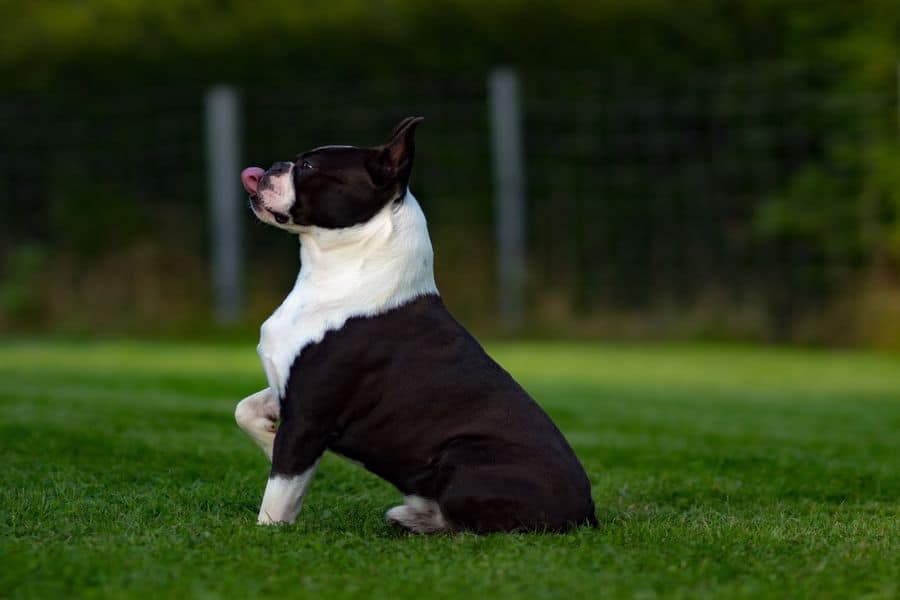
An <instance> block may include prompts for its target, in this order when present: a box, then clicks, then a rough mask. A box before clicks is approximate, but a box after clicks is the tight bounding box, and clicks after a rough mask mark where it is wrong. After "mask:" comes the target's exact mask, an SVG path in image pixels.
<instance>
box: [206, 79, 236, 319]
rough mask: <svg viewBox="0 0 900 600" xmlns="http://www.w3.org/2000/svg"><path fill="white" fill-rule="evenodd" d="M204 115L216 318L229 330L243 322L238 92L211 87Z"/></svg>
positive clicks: (226, 88)
mask: <svg viewBox="0 0 900 600" xmlns="http://www.w3.org/2000/svg"><path fill="white" fill-rule="evenodd" d="M205 111H206V173H207V184H208V186H207V190H208V193H209V211H210V223H211V226H212V231H211V234H212V235H211V242H212V243H211V253H212V255H211V262H212V284H213V300H214V302H215V319H216V322H217V323H219V324H221V325H229V324H233V323H235V322H237V321H238V320H239V319H240V317H241V311H242V308H243V289H242V284H243V281H242V280H243V250H242V246H243V243H242V242H243V240H242V235H241V224H240V214H241V211H240V208H241V193H240V188H239V181H240V162H239V148H240V120H239V115H238V112H239V99H238V94H237V91H235V89H234V88H232V87H230V86H225V85H220V86H215V87H212V88H210V89H209V90H208V91H207V93H206V102H205Z"/></svg>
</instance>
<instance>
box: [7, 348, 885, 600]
mask: <svg viewBox="0 0 900 600" xmlns="http://www.w3.org/2000/svg"><path fill="white" fill-rule="evenodd" d="M489 349H490V350H491V352H492V353H493V354H494V356H495V357H496V358H497V359H498V360H499V361H500V362H501V363H502V364H503V365H504V366H506V367H507V369H508V370H510V371H511V372H512V373H513V374H514V375H515V376H516V377H517V378H519V380H520V381H521V382H522V383H523V384H524V386H525V387H526V388H527V389H528V390H530V392H531V393H532V394H533V395H534V397H535V398H536V399H537V400H538V401H539V402H540V404H541V405H542V406H544V408H545V409H546V410H547V411H548V412H549V413H550V414H551V416H552V417H553V418H554V419H555V420H556V422H557V423H558V425H559V426H560V428H561V429H562V430H563V432H564V433H565V434H566V435H567V437H568V439H569V440H570V441H571V443H572V445H573V446H574V448H575V450H576V452H577V453H578V455H579V456H580V457H581V459H582V460H583V462H584V464H585V466H586V467H587V470H588V474H589V475H590V478H591V482H592V484H593V494H594V499H595V501H596V504H597V513H598V517H599V519H600V521H601V526H600V527H599V528H598V529H595V530H589V529H582V530H578V531H575V532H572V533H570V534H566V535H537V534H531V535H528V534H515V535H493V536H487V537H478V536H474V535H470V534H462V535H442V536H435V537H417V536H410V535H405V534H401V533H397V532H395V531H392V530H390V529H389V528H388V527H387V526H386V525H385V523H384V521H383V514H384V512H385V510H387V509H388V508H390V507H391V506H393V505H395V504H397V503H398V501H399V499H400V495H399V493H398V492H397V491H396V490H394V489H393V488H391V487H390V486H389V485H387V484H385V483H383V482H382V481H380V480H379V479H377V478H376V477H374V476H372V475H369V474H368V473H366V472H365V471H363V470H362V469H361V468H359V467H357V466H354V465H352V464H349V463H346V462H344V461H342V460H341V459H339V458H337V457H334V456H327V457H326V458H325V460H324V461H323V463H322V464H321V466H320V468H319V472H318V475H317V476H316V479H315V481H314V482H313V484H312V487H311V491H310V494H309V496H308V498H307V501H306V504H305V506H304V507H303V511H302V513H301V515H300V518H299V520H298V522H297V523H296V524H295V525H293V526H283V527H276V528H260V527H257V526H256V524H255V519H256V513H257V510H258V505H259V500H260V498H261V494H262V491H263V486H264V484H265V480H266V477H267V472H268V471H267V467H266V463H265V458H264V457H263V455H262V453H260V452H259V450H258V449H257V448H256V447H255V446H254V445H253V444H252V442H251V441H250V440H249V439H248V438H246V437H244V435H243V434H242V433H241V432H240V431H239V430H238V429H237V427H236V426H235V424H234V421H233V417H232V413H233V407H234V405H235V403H236V402H237V401H238V400H240V399H241V398H242V397H243V396H245V395H247V394H249V393H251V392H254V391H256V390H258V389H260V388H261V387H263V384H264V381H263V377H262V374H261V371H260V368H259V365H258V363H257V359H256V356H255V353H254V348H253V344H252V343H248V344H247V345H246V346H244V345H241V346H234V345H224V346H216V345H209V344H208V345H197V344H189V343H185V344H178V343H159V342H155V343H147V344H144V343H136V342H135V343H124V342H93V343H71V342H65V343H54V342H0V430H2V431H0V450H2V458H0V473H2V488H0V597H48V598H62V597H68V596H94V597H118V596H129V597H155V598H178V597H223V598H248V597H259V596H266V597H269V598H282V597H307V596H308V597H360V598H407V597H408V598H417V599H421V598H430V597H435V598H450V597H463V598H467V599H468V600H474V599H477V598H505V597H511V598H530V597H562V598H567V599H569V600H571V599H574V598H587V597H611V598H621V597H657V596H659V597H685V598H696V597H716V598H735V597H786V598H801V597H832V598H850V597H871V598H896V597H897V595H898V594H900V527H898V506H900V358H898V357H897V356H886V355H874V354H863V353H851V352H828V351H813V350H793V349H772V348H768V349H758V348H739V347H728V346H723V347H720V346H680V345H664V346H628V345H588V344H561V343H560V344H557V343H553V344H549V343H546V344H545V343H503V344H495V345H492V346H490V348H489ZM409 376H410V377H416V373H412V372H411V373H410V374H409ZM423 401H439V399H437V398H435V399H423Z"/></svg>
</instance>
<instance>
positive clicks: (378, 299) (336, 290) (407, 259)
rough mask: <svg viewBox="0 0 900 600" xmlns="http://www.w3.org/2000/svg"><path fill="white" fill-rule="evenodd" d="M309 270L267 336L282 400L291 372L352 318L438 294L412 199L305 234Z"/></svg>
mask: <svg viewBox="0 0 900 600" xmlns="http://www.w3.org/2000/svg"><path fill="white" fill-rule="evenodd" d="M300 239H301V250H300V255H301V263H302V268H301V270H300V274H299V275H298V276H297V282H296V284H295V285H294V289H293V290H291V293H290V294H288V297H287V298H285V300H284V302H282V303H281V306H279V307H278V308H277V309H276V310H275V312H274V313H272V316H270V317H269V318H268V319H266V321H265V323H263V325H262V328H261V330H260V339H259V346H257V352H258V353H259V358H260V360H261V361H262V365H263V369H264V370H265V372H266V379H268V382H269V387H270V388H271V389H272V390H273V391H274V392H276V393H277V394H278V397H279V398H281V397H283V396H284V392H285V389H286V388H287V383H288V378H289V377H290V374H291V367H292V365H293V364H294V360H295V359H296V358H297V356H298V355H299V354H300V352H301V351H302V350H303V348H305V347H306V346H308V345H309V344H315V343H318V342H321V341H322V339H323V338H324V337H325V334H326V333H328V332H329V331H333V330H337V329H340V328H341V327H343V326H344V324H345V323H346V322H347V320H348V319H350V318H351V317H358V316H361V317H371V316H374V315H377V314H380V313H383V312H385V311H387V310H390V309H392V308H394V307H397V306H400V305H402V304H404V303H406V302H408V301H410V300H412V299H413V298H415V297H417V296H422V295H425V294H436V293H437V287H436V286H435V284H434V275H433V270H432V265H433V260H432V258H433V257H432V251H431V241H430V240H429V239H428V230H427V228H426V226H425V217H424V216H423V215H422V211H421V209H420V208H419V205H418V203H417V202H416V200H415V198H414V197H413V196H412V194H409V193H407V196H406V199H405V202H404V203H403V204H402V205H400V206H399V207H398V208H393V207H391V206H386V207H385V208H384V209H382V211H381V212H380V213H379V214H378V215H376V216H375V217H373V218H372V219H371V220H370V221H368V222H366V223H365V224H364V225H361V226H359V227H354V228H348V229H342V230H315V231H311V232H309V233H308V234H301V235H300Z"/></svg>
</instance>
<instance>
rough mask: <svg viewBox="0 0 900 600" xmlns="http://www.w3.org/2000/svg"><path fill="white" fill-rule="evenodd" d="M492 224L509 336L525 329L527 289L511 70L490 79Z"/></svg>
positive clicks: (516, 95)
mask: <svg viewBox="0 0 900 600" xmlns="http://www.w3.org/2000/svg"><path fill="white" fill-rule="evenodd" d="M488 101H489V103H490V119H491V123H490V125H491V148H492V154H493V167H494V219H495V230H494V231H495V237H496V243H497V276H498V284H499V294H498V306H497V309H498V312H499V318H500V323H501V325H502V326H503V328H504V329H505V330H507V331H509V332H515V331H518V330H520V329H521V327H522V321H523V313H524V299H523V293H524V286H525V186H524V181H523V173H524V171H523V167H522V111H521V97H520V91H519V77H518V75H517V74H516V72H515V71H514V70H513V69H511V68H507V67H502V68H497V69H494V70H493V71H491V73H490V75H489V76H488Z"/></svg>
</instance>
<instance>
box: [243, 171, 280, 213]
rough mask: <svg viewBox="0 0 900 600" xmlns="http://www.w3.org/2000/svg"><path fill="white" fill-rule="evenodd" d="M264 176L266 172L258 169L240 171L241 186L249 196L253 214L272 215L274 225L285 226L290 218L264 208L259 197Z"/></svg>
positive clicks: (266, 207)
mask: <svg viewBox="0 0 900 600" xmlns="http://www.w3.org/2000/svg"><path fill="white" fill-rule="evenodd" d="M265 174H266V172H265V171H263V170H262V169H260V168H259V167H247V168H246V169H244V170H243V171H241V184H242V185H243V186H244V189H245V190H246V191H247V193H248V194H249V195H250V206H251V208H253V212H255V213H257V215H259V214H261V213H266V212H267V213H269V214H271V215H272V218H273V219H275V222H276V223H278V224H279V225H285V224H286V223H287V222H288V221H289V220H290V218H289V217H288V216H287V215H286V214H284V213H280V212H278V211H274V210H272V209H271V208H269V207H268V206H266V205H265V203H264V202H263V201H262V200H261V199H260V197H259V182H260V180H261V179H262V177H263V175H265Z"/></svg>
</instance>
